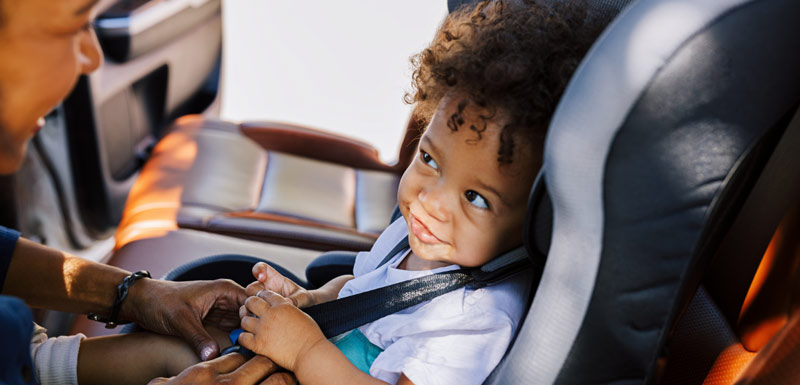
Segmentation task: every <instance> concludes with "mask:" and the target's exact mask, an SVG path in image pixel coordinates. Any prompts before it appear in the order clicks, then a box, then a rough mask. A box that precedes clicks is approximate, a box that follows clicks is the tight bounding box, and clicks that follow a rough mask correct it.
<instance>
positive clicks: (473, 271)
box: [302, 237, 541, 338]
mask: <svg viewBox="0 0 800 385" xmlns="http://www.w3.org/2000/svg"><path fill="white" fill-rule="evenodd" d="M407 248H408V237H405V238H403V239H401V240H400V242H398V244H397V245H396V246H395V247H394V248H393V249H392V250H391V251H390V252H389V253H388V255H387V256H386V257H385V258H384V259H383V261H381V263H380V264H379V265H378V266H377V267H380V266H383V265H384V264H386V263H387V262H388V261H389V260H390V259H391V258H392V257H394V256H395V255H397V253H399V252H401V251H403V250H405V249H407ZM377 267H376V268H377ZM531 267H533V264H532V263H531V262H530V259H528V257H527V253H526V252H525V249H524V248H522V247H520V248H517V249H514V250H511V251H510V252H507V253H505V254H503V255H501V256H499V257H497V258H495V259H493V260H492V261H490V262H489V263H486V264H485V265H483V266H481V267H477V268H461V269H458V270H451V271H446V272H442V273H436V274H431V275H426V276H423V277H419V278H414V279H410V280H407V281H402V282H398V283H395V284H393V285H389V286H384V287H381V288H377V289H373V290H368V291H365V292H362V293H358V294H355V295H351V296H349V297H344V298H339V299H337V300H333V301H330V302H325V303H321V304H317V305H314V306H309V307H306V308H303V309H302V310H303V311H305V312H306V314H308V315H309V316H311V318H313V319H314V321H316V323H317V325H319V327H320V329H322V332H323V334H325V337H327V338H331V337H333V336H336V335H339V334H341V333H344V332H346V331H349V330H353V329H355V328H357V327H359V326H361V325H365V324H367V323H370V322H372V321H375V320H378V319H381V318H383V317H385V316H387V315H389V314H393V313H396V312H398V311H400V310H403V309H406V308H409V307H411V306H414V305H417V304H419V303H422V302H425V301H428V300H431V299H433V298H436V297H438V296H440V295H442V294H445V293H449V292H451V291H453V290H456V289H459V288H462V287H464V286H467V285H469V287H471V288H479V287H484V286H487V285H491V284H495V283H497V282H500V281H502V280H504V279H506V278H508V277H510V276H512V275H514V274H516V273H519V272H522V271H524V270H527V269H528V268H531ZM539 271H540V272H541V269H539Z"/></svg>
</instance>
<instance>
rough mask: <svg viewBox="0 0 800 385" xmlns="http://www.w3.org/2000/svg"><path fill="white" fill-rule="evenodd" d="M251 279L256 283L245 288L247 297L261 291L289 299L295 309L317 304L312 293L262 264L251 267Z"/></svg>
mask: <svg viewBox="0 0 800 385" xmlns="http://www.w3.org/2000/svg"><path fill="white" fill-rule="evenodd" d="M253 277H254V278H255V279H256V281H255V282H253V283H251V284H250V285H248V286H247V295H248V296H255V295H257V294H258V292H260V291H262V290H270V291H274V292H276V293H278V294H280V295H281V296H283V297H285V298H287V299H289V300H290V301H292V303H293V304H294V305H295V306H297V307H306V306H311V305H313V304H315V303H317V302H316V298H314V292H313V291H310V290H306V289H305V288H303V287H302V286H300V285H298V284H297V283H295V282H294V281H292V280H291V279H289V278H286V277H284V276H283V275H282V274H281V273H279V272H278V271H277V270H275V269H274V268H273V267H272V266H270V265H268V264H266V263H264V262H258V263H256V264H255V265H253Z"/></svg>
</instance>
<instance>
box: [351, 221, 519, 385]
mask: <svg viewBox="0 0 800 385" xmlns="http://www.w3.org/2000/svg"><path fill="white" fill-rule="evenodd" d="M406 236H408V227H407V225H406V222H405V220H403V218H400V219H398V220H396V221H395V222H394V223H392V224H391V225H390V226H389V227H387V228H386V230H385V231H384V232H383V233H382V234H381V236H380V237H379V238H378V240H377V241H376V242H375V244H374V245H373V247H372V250H370V251H369V252H362V253H359V254H358V256H357V257H356V262H355V266H354V267H353V271H354V275H355V278H353V279H352V280H350V281H349V282H347V284H345V285H344V287H343V288H342V290H341V291H340V292H339V298H341V297H346V296H350V295H353V294H357V293H360V292H364V291H368V290H372V289H375V288H378V287H383V286H387V285H391V284H394V283H397V282H401V281H405V280H409V279H413V278H417V277H421V276H425V275H429V274H434V273H438V272H443V271H449V270H455V269H458V268H459V267H458V266H457V265H450V266H445V267H441V268H437V269H434V270H425V271H409V270H400V269H397V265H399V264H400V262H401V261H402V260H403V259H404V258H405V256H406V255H407V254H408V252H405V253H400V254H398V255H396V256H394V257H393V258H392V259H391V260H390V261H389V262H388V263H386V264H384V265H383V266H381V267H377V265H378V264H379V263H380V262H381V261H382V260H383V259H384V257H386V254H388V253H389V251H391V250H392V249H393V248H394V247H395V246H396V245H397V243H398V242H399V241H400V240H401V239H402V238H404V237H406ZM530 285H531V276H530V274H517V275H516V276H514V277H511V278H509V279H507V280H505V281H503V282H501V283H499V284H496V285H492V286H489V287H485V288H482V289H477V290H472V289H467V288H461V289H458V290H454V291H452V292H449V293H447V294H443V295H441V296H439V297H436V298H434V299H432V300H430V301H427V302H423V303H421V304H418V305H416V306H412V307H410V308H408V309H405V310H403V311H400V312H397V313H395V314H391V315H388V316H386V317H383V318H381V319H379V320H377V321H374V322H372V323H369V324H366V325H364V326H361V327H360V328H359V330H360V331H361V332H362V333H363V334H364V335H365V336H366V337H367V339H369V341H370V342H371V343H373V344H374V345H376V346H378V347H379V348H381V349H383V352H382V353H381V354H379V355H378V357H377V358H376V359H375V361H374V362H373V363H372V366H371V367H370V374H371V375H372V376H373V377H375V378H378V379H380V380H383V381H386V382H389V383H390V384H394V383H396V382H397V380H398V379H399V377H400V374H401V373H404V374H405V375H406V377H408V378H409V379H410V380H411V381H412V382H413V383H414V384H415V385H425V384H458V385H467V384H480V383H482V382H483V381H484V380H485V379H486V378H487V377H488V376H489V374H490V373H491V371H492V370H493V369H494V367H495V366H497V364H498V363H499V362H500V359H501V358H502V357H503V355H504V354H505V352H506V349H507V348H508V345H509V343H510V342H511V339H512V337H513V336H514V334H515V332H516V330H517V326H518V324H519V321H520V319H521V317H522V313H523V311H524V310H525V304H526V301H527V297H528V295H529V293H530Z"/></svg>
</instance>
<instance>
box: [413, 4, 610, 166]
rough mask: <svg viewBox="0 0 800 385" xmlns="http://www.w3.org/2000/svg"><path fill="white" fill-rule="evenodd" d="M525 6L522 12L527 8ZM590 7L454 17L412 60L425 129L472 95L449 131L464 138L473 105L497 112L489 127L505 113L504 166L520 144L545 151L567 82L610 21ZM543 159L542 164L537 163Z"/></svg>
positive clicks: (469, 11)
mask: <svg viewBox="0 0 800 385" xmlns="http://www.w3.org/2000/svg"><path fill="white" fill-rule="evenodd" d="M520 3H521V4H520ZM587 7H588V6H587V5H586V3H585V2H583V1H567V0H562V1H555V2H552V3H551V4H542V3H541V2H538V1H516V2H514V3H511V2H509V1H506V0H493V1H481V2H479V3H477V4H468V5H465V6H462V7H461V8H459V9H458V10H456V11H455V12H453V13H451V14H450V15H449V16H448V17H447V18H446V19H445V21H444V23H443V24H442V26H441V27H439V30H438V31H437V33H436V36H435V37H434V39H433V41H432V42H431V44H430V46H429V47H428V48H426V49H424V50H423V51H422V52H420V53H419V54H417V55H415V56H413V57H412V58H411V63H412V65H413V67H414V72H413V75H412V90H411V92H408V93H406V95H405V101H406V102H407V103H409V104H416V115H417V117H418V119H420V120H421V123H423V124H422V125H421V126H422V127H424V126H425V124H427V122H429V121H430V118H431V116H432V115H433V112H434V111H435V110H436V108H437V105H438V104H439V102H440V101H441V100H442V98H443V97H444V96H445V95H447V94H458V95H465V96H464V98H463V99H462V100H460V101H459V102H458V111H457V112H456V113H454V114H453V115H452V116H451V117H450V118H449V119H448V127H450V129H451V130H454V131H455V130H458V129H459V128H460V127H461V126H462V125H463V124H464V119H463V117H462V116H461V112H463V110H464V108H465V107H466V106H467V105H469V104H470V103H474V104H475V105H477V106H479V107H483V108H485V109H486V110H487V111H489V114H488V115H489V116H481V119H482V120H483V124H482V127H476V126H474V125H471V126H470V127H469V128H470V129H471V130H473V131H475V132H476V133H477V137H478V139H480V138H481V133H482V132H483V131H484V130H485V129H486V122H487V121H488V120H491V119H492V118H493V117H494V116H496V115H497V112H498V111H501V112H502V113H503V118H504V119H505V120H504V123H505V126H504V127H503V128H502V131H501V133H500V148H499V149H498V152H497V154H498V162H499V163H500V164H501V165H502V164H507V163H511V160H512V157H513V153H514V139H515V138H517V137H521V138H525V139H527V140H529V141H530V143H531V144H533V145H538V147H535V148H538V149H541V148H542V146H543V145H544V136H545V133H546V130H547V126H548V124H549V122H550V118H551V117H552V115H553V112H554V110H555V108H556V105H557V104H558V100H559V99H560V98H561V94H562V93H563V92H564V88H565V87H566V84H567V82H568V81H569V79H570V77H571V76H572V74H573V72H574V71H575V69H576V68H577V66H578V63H580V61H581V59H582V58H583V56H584V55H585V54H586V51H588V49H589V47H590V46H591V45H592V43H593V42H594V41H595V39H596V38H597V36H598V35H599V33H600V32H601V31H602V28H603V27H604V26H605V24H606V23H605V21H603V20H601V19H598V18H592V17H589V15H588V9H587ZM537 159H539V158H537Z"/></svg>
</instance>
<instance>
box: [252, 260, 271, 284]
mask: <svg viewBox="0 0 800 385" xmlns="http://www.w3.org/2000/svg"><path fill="white" fill-rule="evenodd" d="M268 269H269V265H267V264H266V263H264V262H258V263H256V264H255V265H253V277H255V279H256V280H257V281H258V282H264V281H266V280H267V270H268Z"/></svg>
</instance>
